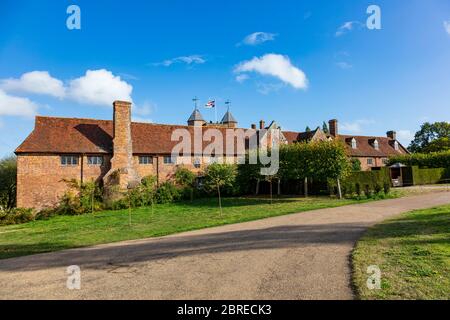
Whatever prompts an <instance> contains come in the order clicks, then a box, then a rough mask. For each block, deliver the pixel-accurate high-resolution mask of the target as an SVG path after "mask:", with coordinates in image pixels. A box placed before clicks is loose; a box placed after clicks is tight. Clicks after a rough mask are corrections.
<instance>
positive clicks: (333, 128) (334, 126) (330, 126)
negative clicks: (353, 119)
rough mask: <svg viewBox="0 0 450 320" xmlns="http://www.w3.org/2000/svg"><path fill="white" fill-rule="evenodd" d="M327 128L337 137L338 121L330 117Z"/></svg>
mask: <svg viewBox="0 0 450 320" xmlns="http://www.w3.org/2000/svg"><path fill="white" fill-rule="evenodd" d="M328 129H329V130H330V134H331V135H332V136H333V137H337V135H338V134H339V133H338V121H337V120H336V119H332V120H330V121H328Z"/></svg>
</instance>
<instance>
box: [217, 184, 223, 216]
mask: <svg viewBox="0 0 450 320" xmlns="http://www.w3.org/2000/svg"><path fill="white" fill-rule="evenodd" d="M217 193H218V194H219V210H220V215H222V199H221V198H220V187H219V185H217Z"/></svg>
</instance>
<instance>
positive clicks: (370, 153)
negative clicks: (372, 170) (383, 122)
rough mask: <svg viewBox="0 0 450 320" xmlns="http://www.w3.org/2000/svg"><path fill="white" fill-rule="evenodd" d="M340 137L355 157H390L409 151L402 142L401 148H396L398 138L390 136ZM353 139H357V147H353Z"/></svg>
mask: <svg viewBox="0 0 450 320" xmlns="http://www.w3.org/2000/svg"><path fill="white" fill-rule="evenodd" d="M338 139H339V140H341V141H342V142H344V143H345V146H346V148H347V152H348V154H349V155H351V156H354V157H389V156H394V155H400V154H407V153H409V152H408V150H406V148H405V147H403V146H402V145H401V144H400V143H398V148H399V149H398V150H395V147H394V143H395V141H396V140H393V139H390V138H388V137H373V136H350V135H338ZM352 139H355V140H356V149H353V148H352V147H351V143H350V142H351V140H352ZM375 140H377V141H378V150H377V149H375V148H374V146H373V143H374V141H375ZM397 142H398V141H397Z"/></svg>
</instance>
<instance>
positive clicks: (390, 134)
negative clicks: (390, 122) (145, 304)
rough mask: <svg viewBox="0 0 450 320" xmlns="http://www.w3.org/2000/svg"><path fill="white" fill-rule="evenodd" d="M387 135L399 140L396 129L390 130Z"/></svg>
mask: <svg viewBox="0 0 450 320" xmlns="http://www.w3.org/2000/svg"><path fill="white" fill-rule="evenodd" d="M386 135H387V137H388V138H390V139H392V140H397V132H395V131H388V132H386Z"/></svg>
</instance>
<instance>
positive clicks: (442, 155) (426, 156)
mask: <svg viewBox="0 0 450 320" xmlns="http://www.w3.org/2000/svg"><path fill="white" fill-rule="evenodd" d="M399 162H400V163H403V164H404V165H406V166H418V167H419V168H450V151H443V152H433V153H413V154H407V155H400V156H394V157H390V158H389V161H388V165H393V164H395V163H399Z"/></svg>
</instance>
